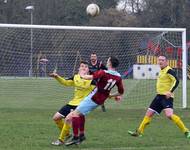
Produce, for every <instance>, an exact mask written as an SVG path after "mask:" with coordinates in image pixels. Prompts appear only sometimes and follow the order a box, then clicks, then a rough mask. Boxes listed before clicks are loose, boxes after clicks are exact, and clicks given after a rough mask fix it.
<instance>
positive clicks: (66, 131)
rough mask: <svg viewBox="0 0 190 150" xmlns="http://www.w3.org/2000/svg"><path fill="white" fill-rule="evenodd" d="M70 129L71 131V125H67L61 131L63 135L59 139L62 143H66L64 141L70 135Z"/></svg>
mask: <svg viewBox="0 0 190 150" xmlns="http://www.w3.org/2000/svg"><path fill="white" fill-rule="evenodd" d="M70 129H71V125H70V124H68V123H65V124H64V125H63V128H62V130H61V133H60V135H59V139H60V140H61V141H64V140H65V137H66V136H68V135H69V132H70Z"/></svg>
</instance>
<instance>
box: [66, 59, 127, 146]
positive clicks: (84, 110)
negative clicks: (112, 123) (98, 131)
mask: <svg viewBox="0 0 190 150" xmlns="http://www.w3.org/2000/svg"><path fill="white" fill-rule="evenodd" d="M118 65H119V60H118V59H117V58H116V57H113V56H111V57H109V58H108V61H107V68H108V70H99V71H97V72H95V73H94V74H93V75H83V76H82V78H84V79H87V80H92V79H95V80H96V79H99V80H98V82H97V85H96V88H95V89H94V90H93V91H92V92H91V94H90V95H89V96H87V97H86V98H85V99H84V100H83V101H82V102H81V103H80V104H79V106H78V107H77V108H76V109H75V110H74V111H73V112H71V113H70V114H69V115H68V116H67V117H66V121H67V122H68V123H72V126H73V134H74V136H73V138H72V139H71V141H68V142H66V143H65V145H66V146H69V145H72V144H79V143H81V142H82V141H83V140H85V136H84V133H80V134H79V128H80V125H81V124H83V123H82V120H81V119H80V116H85V115H87V114H88V113H89V112H91V111H92V110H94V109H96V108H97V107H98V106H100V105H102V104H104V101H105V100H106V99H107V98H111V97H115V100H121V96H122V94H123V93H124V88H123V84H122V79H121V75H120V74H119V73H118V72H117V71H116V68H117V67H118ZM115 85H116V86H117V88H118V91H117V92H116V93H113V94H110V91H111V89H112V88H113V87H114V86H115Z"/></svg>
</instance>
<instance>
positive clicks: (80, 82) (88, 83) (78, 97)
mask: <svg viewBox="0 0 190 150" xmlns="http://www.w3.org/2000/svg"><path fill="white" fill-rule="evenodd" d="M88 73H89V68H88V63H87V62H85V61H81V63H80V67H79V72H78V74H75V75H74V76H73V77H72V78H69V79H65V78H62V77H60V76H59V75H58V74H57V73H51V74H50V77H53V78H55V79H56V80H57V81H58V82H59V83H61V84H63V85H65V86H73V87H75V89H74V97H73V99H72V100H71V101H69V103H68V104H66V105H65V106H63V107H62V108H61V109H60V110H59V111H58V112H56V113H55V114H54V116H53V120H54V121H55V123H56V125H57V127H58V128H59V129H60V131H61V132H60V135H59V138H58V140H56V141H54V142H52V145H56V146H59V145H63V144H64V141H65V140H67V139H68V138H69V137H70V128H71V126H70V125H69V124H67V123H64V118H65V117H66V116H67V115H68V114H69V113H70V112H71V111H72V110H74V109H75V108H76V107H77V106H78V105H79V103H80V102H81V101H82V100H83V99H84V98H85V97H86V96H87V95H89V93H90V92H91V91H92V90H93V89H94V88H95V86H94V85H93V83H92V80H85V79H82V78H81V75H85V74H88ZM81 119H82V120H83V122H85V118H84V117H83V118H81ZM80 130H81V132H84V124H81V126H80Z"/></svg>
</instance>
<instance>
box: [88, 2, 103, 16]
mask: <svg viewBox="0 0 190 150" xmlns="http://www.w3.org/2000/svg"><path fill="white" fill-rule="evenodd" d="M86 13H87V14H88V15H90V16H92V17H95V16H97V15H99V13H100V8H99V6H98V5H97V4H89V5H88V6H87V7H86Z"/></svg>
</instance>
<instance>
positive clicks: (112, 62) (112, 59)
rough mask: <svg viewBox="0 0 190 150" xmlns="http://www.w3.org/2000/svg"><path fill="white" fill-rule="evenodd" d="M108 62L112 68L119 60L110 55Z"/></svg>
mask: <svg viewBox="0 0 190 150" xmlns="http://www.w3.org/2000/svg"><path fill="white" fill-rule="evenodd" d="M110 62H111V64H112V67H113V68H117V67H118V66H119V60H118V59H117V57H115V56H111V57H110Z"/></svg>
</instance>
